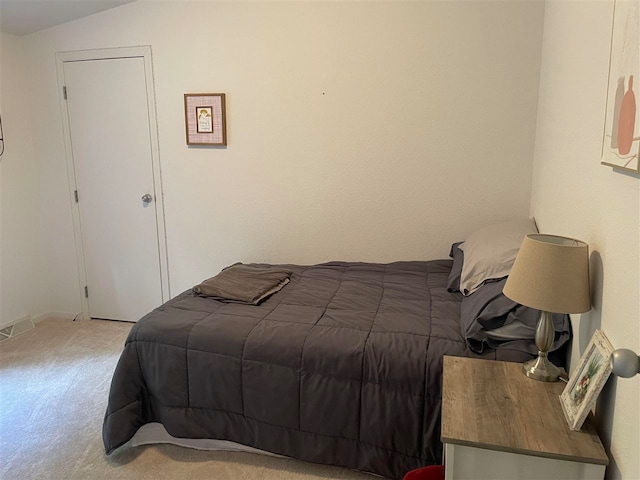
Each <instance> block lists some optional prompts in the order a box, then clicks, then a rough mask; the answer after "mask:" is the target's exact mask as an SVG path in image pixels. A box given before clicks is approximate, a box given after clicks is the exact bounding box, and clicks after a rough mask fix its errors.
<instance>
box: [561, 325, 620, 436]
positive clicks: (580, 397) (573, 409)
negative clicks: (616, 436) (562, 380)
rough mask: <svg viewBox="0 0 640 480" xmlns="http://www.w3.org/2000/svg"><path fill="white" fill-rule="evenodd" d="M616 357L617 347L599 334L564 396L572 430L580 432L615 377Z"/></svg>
mask: <svg viewBox="0 0 640 480" xmlns="http://www.w3.org/2000/svg"><path fill="white" fill-rule="evenodd" d="M612 353H613V346H612V345H611V343H610V342H609V340H608V339H607V337H606V335H605V334H604V332H603V331H602V330H596V331H595V333H594V334H593V337H591V340H590V341H589V345H587V349H586V350H585V351H584V353H583V354H582V357H580V363H579V364H578V368H576V370H575V371H574V372H573V375H571V378H569V381H568V382H567V386H566V387H565V388H564V390H563V391H562V394H561V395H560V403H561V404H562V411H563V412H564V416H565V418H566V419H567V423H568V424H569V428H571V430H580V428H581V427H582V424H583V423H584V419H585V418H587V415H588V413H589V412H590V411H591V409H592V408H593V406H594V405H595V403H596V399H597V398H598V395H599V394H600V391H601V390H602V387H604V384H605V383H606V381H607V378H609V375H610V374H611V362H610V360H611V354H612Z"/></svg>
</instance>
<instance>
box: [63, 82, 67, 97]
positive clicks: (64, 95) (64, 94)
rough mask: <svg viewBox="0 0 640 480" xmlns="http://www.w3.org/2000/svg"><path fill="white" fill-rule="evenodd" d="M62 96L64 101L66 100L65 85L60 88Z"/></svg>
mask: <svg viewBox="0 0 640 480" xmlns="http://www.w3.org/2000/svg"><path fill="white" fill-rule="evenodd" d="M62 96H63V97H64V99H65V100H66V99H67V86H66V85H64V86H63V87H62Z"/></svg>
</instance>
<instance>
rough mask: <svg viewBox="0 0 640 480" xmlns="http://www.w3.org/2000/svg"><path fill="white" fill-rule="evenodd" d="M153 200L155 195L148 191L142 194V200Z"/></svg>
mask: <svg viewBox="0 0 640 480" xmlns="http://www.w3.org/2000/svg"><path fill="white" fill-rule="evenodd" d="M152 200H153V197H152V196H151V195H150V194H148V193H145V194H144V195H143V196H142V201H143V202H144V203H151V201H152Z"/></svg>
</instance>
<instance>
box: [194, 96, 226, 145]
mask: <svg viewBox="0 0 640 480" xmlns="http://www.w3.org/2000/svg"><path fill="white" fill-rule="evenodd" d="M184 115H185V126H186V134H187V145H211V146H224V145H226V144H227V131H226V130H227V126H226V112H225V95H224V93H185V94H184Z"/></svg>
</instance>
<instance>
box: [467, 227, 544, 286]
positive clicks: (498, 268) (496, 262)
mask: <svg viewBox="0 0 640 480" xmlns="http://www.w3.org/2000/svg"><path fill="white" fill-rule="evenodd" d="M530 233H538V229H537V228H536V222H535V220H534V219H533V218H531V219H519V220H512V221H510V222H505V223H499V224H497V225H490V226H488V227H484V228H481V229H480V230H476V231H475V232H473V233H472V234H471V235H469V237H468V238H467V239H466V240H465V242H464V243H463V244H461V245H460V246H459V247H458V248H459V249H460V250H462V251H463V252H464V263H463V264H462V273H461V275H460V291H461V292H462V294H463V295H471V294H472V293H473V292H475V291H476V290H477V289H478V288H480V287H481V286H482V284H483V283H484V282H485V281H487V280H493V279H499V278H504V277H506V276H507V275H509V272H510V271H511V267H512V266H513V262H514V261H515V259H516V256H517V255H518V250H520V245H521V244H522V241H523V240H524V237H525V236H526V235H528V234H530Z"/></svg>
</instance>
